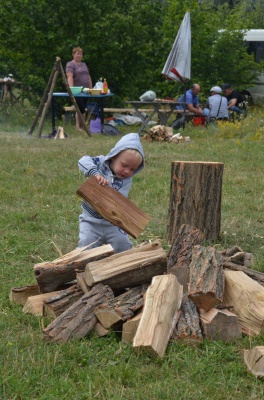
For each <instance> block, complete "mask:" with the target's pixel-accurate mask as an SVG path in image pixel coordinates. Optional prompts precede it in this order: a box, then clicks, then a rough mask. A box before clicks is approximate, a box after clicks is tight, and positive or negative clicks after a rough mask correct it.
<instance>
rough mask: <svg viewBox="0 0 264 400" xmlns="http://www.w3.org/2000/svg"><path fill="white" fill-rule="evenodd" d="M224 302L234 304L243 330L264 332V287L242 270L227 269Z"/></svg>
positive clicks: (225, 272) (225, 271) (256, 333)
mask: <svg viewBox="0 0 264 400" xmlns="http://www.w3.org/2000/svg"><path fill="white" fill-rule="evenodd" d="M224 275H225V294H224V304H225V305H226V306H233V307H234V313H235V314H236V315H237V316H238V322H239V325H240V326H241V328H242V332H243V333H245V334H247V335H252V336H253V335H259V334H260V333H261V332H264V326H263V323H264V288H263V286H261V285H260V284H259V283H257V282H256V281H254V280H253V279H251V278H250V277H248V276H247V275H246V274H244V272H241V271H230V270H227V269H225V270H224Z"/></svg>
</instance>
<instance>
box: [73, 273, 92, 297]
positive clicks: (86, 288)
mask: <svg viewBox="0 0 264 400" xmlns="http://www.w3.org/2000/svg"><path fill="white" fill-rule="evenodd" d="M76 280H77V282H78V285H79V286H80V287H81V288H82V290H83V293H88V292H90V290H91V287H90V286H88V285H87V283H86V282H85V273H84V271H76Z"/></svg>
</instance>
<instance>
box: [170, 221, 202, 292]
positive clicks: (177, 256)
mask: <svg viewBox="0 0 264 400" xmlns="http://www.w3.org/2000/svg"><path fill="white" fill-rule="evenodd" d="M204 238H205V237H204V234H203V233H202V232H201V231H200V230H199V229H196V228H194V227H193V226H191V225H186V224H183V225H182V226H181V228H180V230H179V233H178V234H177V236H176V237H175V240H174V242H173V243H172V246H171V248H170V250H169V253H168V266H167V270H168V272H169V273H170V274H174V275H175V276H176V277H177V279H178V281H179V283H180V284H181V285H183V292H186V291H187V290H188V283H189V278H190V270H189V265H190V263H191V261H192V248H193V247H194V246H195V245H199V244H202V242H203V241H204Z"/></svg>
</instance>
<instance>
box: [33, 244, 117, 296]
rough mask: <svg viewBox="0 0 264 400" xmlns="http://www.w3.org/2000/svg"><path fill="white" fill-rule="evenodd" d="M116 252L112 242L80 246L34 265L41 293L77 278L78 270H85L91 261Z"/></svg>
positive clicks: (50, 290)
mask: <svg viewBox="0 0 264 400" xmlns="http://www.w3.org/2000/svg"><path fill="white" fill-rule="evenodd" d="M113 253H114V250H113V248H112V246H111V245H110V244H108V245H105V246H101V247H96V248H94V249H89V248H87V246H86V247H80V248H77V249H75V250H73V251H71V252H70V253H68V254H65V255H64V256H62V257H60V258H57V259H56V260H53V261H51V262H49V261H48V262H42V263H40V264H36V265H35V266H34V273H35V276H36V279H37V282H38V285H39V289H40V291H41V293H48V292H52V291H54V290H56V289H58V288H60V287H61V286H62V285H63V284H65V283H66V282H71V281H73V280H74V279H76V270H78V271H84V269H85V266H86V264H87V263H88V262H89V261H94V260H101V259H102V258H105V257H108V256H110V255H111V254H113Z"/></svg>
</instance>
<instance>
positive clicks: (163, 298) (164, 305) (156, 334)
mask: <svg viewBox="0 0 264 400" xmlns="http://www.w3.org/2000/svg"><path fill="white" fill-rule="evenodd" d="M182 295H183V288H182V285H180V284H179V282H178V280H177V278H176V276H175V275H173V274H168V275H161V276H155V277H154V278H153V279H152V282H151V285H150V286H149V288H148V290H147V292H146V300H145V305H144V308H143V314H142V317H141V319H140V322H139V325H138V328H137V332H136V335H135V337H134V340H133V347H134V348H135V349H146V350H148V351H151V352H152V353H154V354H156V355H159V356H160V357H162V356H163V355H164V353H165V351H166V348H167V345H168V343H169V340H170V337H171V335H172V332H173V330H174V328H175V325H176V322H177V318H178V315H179V309H180V306H181V301H182Z"/></svg>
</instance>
